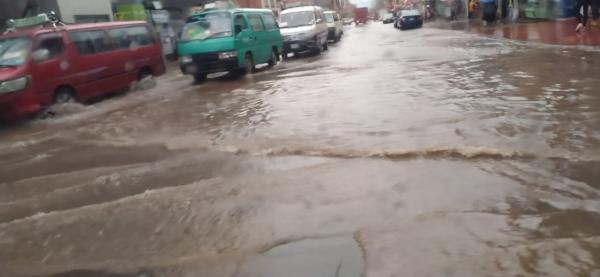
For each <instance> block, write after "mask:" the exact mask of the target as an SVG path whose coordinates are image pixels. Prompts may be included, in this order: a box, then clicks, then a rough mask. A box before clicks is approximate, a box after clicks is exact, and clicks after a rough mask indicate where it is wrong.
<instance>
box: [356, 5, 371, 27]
mask: <svg viewBox="0 0 600 277" xmlns="http://www.w3.org/2000/svg"><path fill="white" fill-rule="evenodd" d="M368 16H369V8H354V24H356V25H358V24H359V23H362V24H365V23H367V20H368Z"/></svg>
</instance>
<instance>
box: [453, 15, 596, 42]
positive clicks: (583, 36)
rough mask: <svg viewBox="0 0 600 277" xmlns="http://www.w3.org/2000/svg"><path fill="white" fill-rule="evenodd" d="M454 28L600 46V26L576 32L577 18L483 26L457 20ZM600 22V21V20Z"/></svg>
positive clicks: (502, 36)
mask: <svg viewBox="0 0 600 277" xmlns="http://www.w3.org/2000/svg"><path fill="white" fill-rule="evenodd" d="M456 23H458V24H452V25H453V26H452V29H463V30H466V31H468V32H472V33H478V34H482V35H486V36H491V37H497V38H508V39H514V40H522V41H533V42H540V43H547V44H554V45H587V46H600V27H590V26H591V24H588V25H590V26H588V29H587V31H586V32H584V33H576V32H575V27H576V26H577V22H576V20H575V19H567V20H548V21H537V22H526V23H508V24H504V23H500V22H498V23H496V24H494V25H491V26H483V25H482V24H481V22H470V23H466V22H462V23H459V22H456ZM599 23H600V22H599Z"/></svg>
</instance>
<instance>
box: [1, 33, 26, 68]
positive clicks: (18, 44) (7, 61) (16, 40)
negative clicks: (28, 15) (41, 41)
mask: <svg viewBox="0 0 600 277" xmlns="http://www.w3.org/2000/svg"><path fill="white" fill-rule="evenodd" d="M30 43H31V40H30V39H29V38H27V37H13V38H0V67H14V66H19V65H22V64H23V63H24V62H25V60H27V52H28V51H29V44H30Z"/></svg>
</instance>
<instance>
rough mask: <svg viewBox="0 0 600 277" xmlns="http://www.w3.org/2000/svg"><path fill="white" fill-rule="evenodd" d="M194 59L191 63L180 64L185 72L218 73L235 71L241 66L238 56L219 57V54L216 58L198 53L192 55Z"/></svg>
mask: <svg viewBox="0 0 600 277" xmlns="http://www.w3.org/2000/svg"><path fill="white" fill-rule="evenodd" d="M217 55H218V54H217ZM192 60H193V61H192V62H190V63H180V64H179V68H180V69H181V72H182V73H183V74H191V75H193V74H196V73H216V72H225V71H233V70H237V69H239V68H240V66H239V64H238V59H237V57H235V58H228V59H219V58H218V56H216V58H214V57H209V56H207V55H205V56H202V55H196V56H192Z"/></svg>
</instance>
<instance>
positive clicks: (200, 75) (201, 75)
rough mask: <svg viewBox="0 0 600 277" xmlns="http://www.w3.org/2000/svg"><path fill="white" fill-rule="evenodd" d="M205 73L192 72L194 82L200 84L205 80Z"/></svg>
mask: <svg viewBox="0 0 600 277" xmlns="http://www.w3.org/2000/svg"><path fill="white" fill-rule="evenodd" d="M206 75H208V74H206V73H196V74H194V83H196V84H202V83H204V82H205V81H206Z"/></svg>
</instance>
